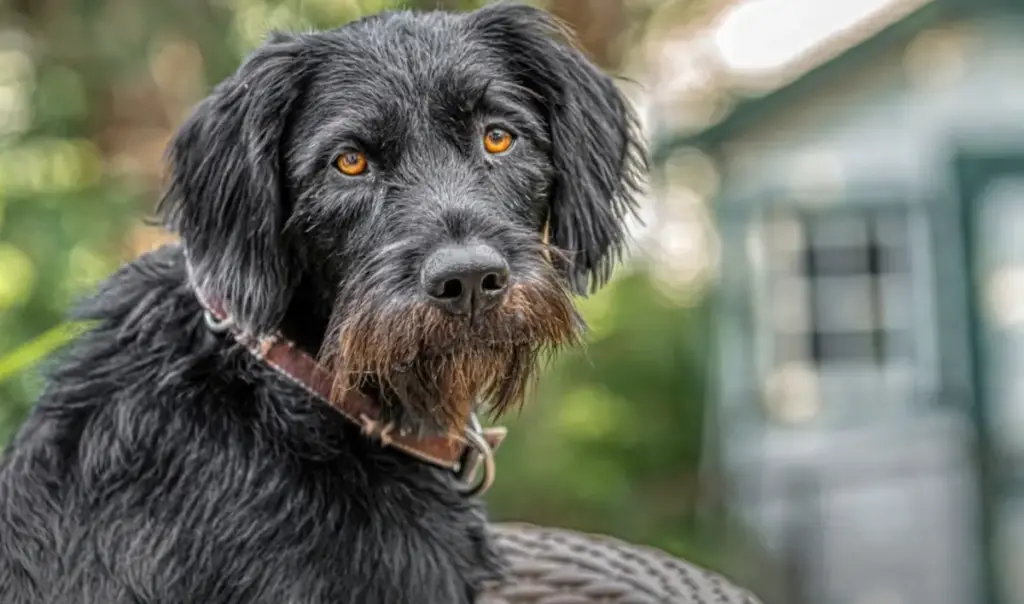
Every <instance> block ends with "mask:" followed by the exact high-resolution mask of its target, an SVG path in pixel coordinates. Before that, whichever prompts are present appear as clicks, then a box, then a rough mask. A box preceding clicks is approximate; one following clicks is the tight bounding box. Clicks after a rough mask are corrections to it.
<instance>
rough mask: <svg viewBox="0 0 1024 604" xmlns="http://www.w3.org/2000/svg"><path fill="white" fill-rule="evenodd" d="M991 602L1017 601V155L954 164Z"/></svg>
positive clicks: (1023, 482) (1020, 471)
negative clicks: (968, 277)
mask: <svg viewBox="0 0 1024 604" xmlns="http://www.w3.org/2000/svg"><path fill="white" fill-rule="evenodd" d="M960 176H961V189H962V193H963V195H962V201H963V203H964V208H965V210H966V211H965V213H964V218H965V220H964V225H965V227H966V228H967V229H968V232H967V237H966V242H967V253H968V259H969V262H968V266H969V270H970V271H971V272H972V274H973V279H972V281H973V283H974V287H973V291H972V293H973V296H974V299H973V300H972V302H973V304H972V306H973V308H974V313H973V314H974V317H973V325H974V342H975V347H974V348H975V350H974V366H975V370H974V373H975V379H976V384H977V390H978V392H977V394H978V408H977V411H978V412H977V414H976V418H977V421H978V426H977V427H978V435H979V441H980V442H979V445H980V449H981V459H980V461H981V466H982V467H981V470H982V472H981V477H982V488H983V493H982V495H983V497H982V499H983V515H984V517H983V519H982V520H983V522H982V524H983V528H984V531H983V533H984V537H985V544H984V545H985V549H986V554H987V555H988V556H989V563H990V564H989V569H988V570H989V572H990V582H991V583H992V585H991V587H992V590H991V591H992V598H991V599H990V600H991V601H992V602H994V603H998V604H1018V603H1021V602H1024V153H1022V154H1020V155H1002V156H990V157H972V158H968V159H964V160H962V161H961V164H960Z"/></svg>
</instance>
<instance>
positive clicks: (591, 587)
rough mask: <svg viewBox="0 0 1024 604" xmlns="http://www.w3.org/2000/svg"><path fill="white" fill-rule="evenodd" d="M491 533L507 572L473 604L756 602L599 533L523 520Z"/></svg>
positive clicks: (710, 576)
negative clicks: (582, 531)
mask: <svg viewBox="0 0 1024 604" xmlns="http://www.w3.org/2000/svg"><path fill="white" fill-rule="evenodd" d="M493 532H494V535H495V538H496V539H497V542H498V544H499V547H500V548H501V550H502V551H503V553H504V554H505V556H506V557H507V559H508V562H509V569H508V571H509V572H508V576H507V579H506V580H505V581H503V582H502V583H500V584H496V585H491V586H489V587H488V589H487V591H486V593H485V594H484V596H483V598H482V599H481V600H480V601H479V604H759V602H758V600H757V599H756V598H755V597H754V596H753V595H751V594H750V593H749V592H747V591H745V590H743V589H741V588H739V587H736V586H734V585H732V584H730V583H729V582H727V581H726V580H725V579H723V578H722V577H720V576H718V575H716V574H714V573H711V572H709V571H706V570H703V569H700V568H698V567H696V566H693V565H691V564H687V563H686V562H683V561H681V560H678V559H676V558H673V557H671V556H669V555H667V554H665V553H663V552H661V551H658V550H655V549H651V548H646V547H638V546H635V545H631V544H628V543H624V542H622V541H618V540H616V539H612V538H609V537H604V536H597V535H586V534H582V533H577V532H573V531H569V530H562V529H551V528H544V527H537V526H531V525H525V524H498V525H495V526H494V528H493Z"/></svg>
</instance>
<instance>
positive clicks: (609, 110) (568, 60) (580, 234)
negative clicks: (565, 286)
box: [474, 2, 647, 294]
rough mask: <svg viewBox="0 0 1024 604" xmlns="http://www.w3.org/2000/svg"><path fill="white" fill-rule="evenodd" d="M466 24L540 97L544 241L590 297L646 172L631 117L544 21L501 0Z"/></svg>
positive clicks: (615, 254) (607, 82) (565, 37)
mask: <svg viewBox="0 0 1024 604" xmlns="http://www.w3.org/2000/svg"><path fill="white" fill-rule="evenodd" d="M474 19H475V20H476V23H475V25H476V27H477V29H478V31H480V32H482V34H483V36H484V39H485V40H486V42H487V43H488V44H490V45H493V46H495V47H498V48H499V49H501V51H502V54H503V55H504V57H505V61H506V63H507V64H508V65H509V67H510V69H511V71H512V73H514V74H517V75H518V77H520V78H523V81H522V82H521V83H522V84H523V85H524V86H526V87H527V88H528V89H530V90H531V91H532V92H533V93H534V94H536V95H537V97H538V99H539V100H540V103H541V110H542V111H543V112H544V114H545V117H546V119H547V121H548V125H549V128H550V136H551V158H552V162H553V164H554V169H555V177H554V183H553V188H552V192H551V205H550V208H549V212H550V213H549V216H548V220H549V221H550V222H549V224H548V225H547V227H548V228H549V233H550V236H551V239H552V243H553V244H554V245H555V246H557V247H558V248H560V249H562V250H564V251H565V252H567V253H568V256H569V260H570V261H571V263H572V264H571V266H570V267H569V268H568V272H569V274H568V276H569V278H570V282H571V283H572V285H573V286H574V287H575V289H576V291H577V292H578V293H582V294H585V293H588V292H591V291H595V290H597V289H598V288H599V287H601V286H602V285H603V284H604V283H605V282H606V281H607V280H608V278H609V277H610V276H611V272H612V268H613V267H614V265H615V263H616V262H618V260H619V259H620V258H621V255H622V252H623V250H624V248H625V244H626V224H625V220H626V218H627V217H628V216H629V215H632V214H633V213H634V212H635V210H636V203H637V197H638V196H639V194H640V191H641V179H642V178H643V175H644V173H645V172H646V168H647V160H646V156H645V153H644V150H643V143H642V140H641V137H640V129H639V125H638V122H637V119H636V115H635V113H634V112H633V110H632V108H631V106H630V104H629V102H628V101H627V100H626V99H625V98H624V96H623V95H622V93H621V92H620V91H619V89H618V88H617V87H616V86H615V83H614V82H613V80H612V78H610V77H609V76H607V75H606V74H604V73H603V72H602V71H601V70H600V69H598V68H597V67H596V66H595V65H594V64H592V63H591V62H590V61H589V60H588V59H587V58H586V57H585V56H584V54H583V53H582V52H580V51H579V50H577V49H576V48H575V47H574V44H573V37H572V35H571V33H570V32H569V31H568V30H567V29H566V27H564V26H563V25H562V24H561V23H559V22H558V21H557V20H556V19H555V18H554V17H552V16H551V15H550V14H548V13H546V12H544V11H542V10H539V9H536V8H532V7H529V6H525V5H520V4H515V3H504V2H503V3H498V4H494V5H490V6H488V7H485V8H483V9H481V10H479V11H477V13H476V14H475V15H474Z"/></svg>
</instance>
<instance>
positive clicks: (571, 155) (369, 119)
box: [0, 3, 647, 604]
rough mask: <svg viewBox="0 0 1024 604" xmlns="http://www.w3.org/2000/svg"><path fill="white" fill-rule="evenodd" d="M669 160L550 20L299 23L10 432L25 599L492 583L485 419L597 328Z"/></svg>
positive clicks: (341, 593)
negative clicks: (587, 303) (591, 303)
mask: <svg viewBox="0 0 1024 604" xmlns="http://www.w3.org/2000/svg"><path fill="white" fill-rule="evenodd" d="M644 155H645V154H644V150H643V145H642V140H641V135H640V133H639V129H638V128H637V119H636V116H635V114H634V113H633V111H632V110H631V109H630V106H629V104H628V102H627V101H626V99H625V98H624V97H623V96H622V94H621V93H620V92H619V91H618V89H617V88H616V86H615V85H614V82H613V80H612V79H611V78H610V77H609V76H607V75H605V74H604V73H602V72H601V71H600V70H599V69H598V68H597V67H595V66H594V65H593V64H591V62H589V60H588V59H587V58H586V57H585V55H584V54H583V53H581V52H580V51H579V50H577V49H576V48H575V46H574V45H573V43H572V41H571V37H570V36H568V34H567V33H566V31H565V28H564V27H563V26H562V25H560V24H559V23H558V22H557V21H556V20H555V19H554V18H553V17H551V16H549V15H548V14H547V13H545V12H543V11H541V10H538V9H534V8H530V7H528V6H524V5H518V4H509V3H501V4H495V5H489V6H486V7H484V8H482V9H478V10H477V11H475V12H467V13H448V12H409V11H395V12H387V13H381V14H378V15H375V16H371V17H367V18H364V19H362V20H359V21H354V22H352V23H349V24H346V25H344V26H342V27H340V28H338V29H335V30H331V31H324V32H314V33H275V34H272V35H271V36H270V37H268V39H267V40H266V41H265V42H264V43H263V45H261V46H260V47H259V48H257V49H256V50H255V51H253V52H252V53H251V54H250V55H249V56H248V57H247V58H246V59H245V60H244V62H243V63H242V64H241V66H240V67H239V68H238V69H237V71H236V72H235V73H234V74H233V75H231V76H230V77H228V78H227V79H226V80H225V81H223V82H222V83H220V84H219V85H218V86H216V87H215V88H214V90H213V91H212V93H211V94H210V96H209V97H208V98H206V99H205V100H203V101H202V102H201V103H199V104H198V105H197V107H196V108H195V109H194V111H193V112H192V114H191V115H190V116H189V117H188V118H187V119H186V121H185V122H184V123H183V125H182V126H181V127H180V129H179V130H178V131H177V132H176V134H175V135H174V137H173V138H172V140H171V142H170V145H169V150H168V165H169V178H168V184H167V187H166V190H165V194H164V196H163V198H162V200H161V201H160V203H159V205H158V214H159V216H160V217H162V219H163V220H164V221H165V224H166V225H167V226H168V227H169V228H170V229H171V230H173V231H174V232H175V233H176V234H177V235H178V240H177V241H178V242H177V243H174V244H170V245H167V246H165V247H162V248H160V249H158V250H156V251H153V252H150V253H147V254H144V255H142V256H141V257H139V258H138V259H136V260H134V261H132V262H131V263H129V264H126V265H125V266H123V267H122V268H121V269H119V270H118V271H117V272H115V273H114V274H113V275H112V276H110V277H109V278H108V279H107V280H105V281H104V282H103V283H102V284H101V285H100V286H99V287H98V289H97V291H96V292H95V293H94V295H92V296H91V297H90V298H89V299H88V300H86V301H85V302H83V303H82V304H81V305H80V306H79V308H78V310H77V311H76V312H75V314H74V316H75V318H77V319H80V320H83V321H88V322H89V328H88V331H86V332H85V333H84V334H83V335H81V336H80V337H78V338H77V339H76V341H75V342H74V343H73V344H72V345H71V346H69V347H68V348H67V349H66V350H65V351H63V352H62V353H61V355H60V357H59V359H58V360H57V362H55V363H54V367H53V368H52V370H50V371H49V372H48V378H47V385H46V387H45V389H44V392H43V394H42V395H41V397H40V399H39V400H38V402H37V404H36V406H35V407H34V409H33V411H32V412H31V413H30V415H29V417H28V418H27V420H26V421H25V423H24V424H23V425H22V426H21V428H20V430H19V432H18V433H17V434H16V436H15V437H14V439H13V440H12V442H11V443H10V444H9V446H8V449H7V450H6V452H5V455H4V458H3V461H2V467H0V602H4V603H5V604H21V603H37V602H46V603H72V602H74V603H103V604H108V603H115V602H116V603H121V602H124V603H127V602H132V603H153V604H155V603H165V602H173V603H181V602H203V603H224V604H227V603H236V602H237V603H242V602H245V603H268V604H269V603H273V604H283V603H303V604H310V603H331V604H339V603H352V604H366V603H370V604H373V603H383V604H388V603H401V602H410V603H415V604H423V603H427V604H432V603H439V604H453V603H454V604H462V603H470V602H473V601H474V600H475V598H476V597H477V596H478V594H479V593H480V590H481V586H482V585H484V584H486V582H488V581H492V580H499V579H500V577H501V574H502V568H503V562H502V560H501V558H500V556H499V555H498V553H497V552H496V549H495V548H494V546H493V544H492V543H491V540H490V537H489V535H488V530H487V518H486V513H485V510H484V509H483V506H482V504H481V502H480V498H479V497H478V496H477V492H478V491H479V490H480V488H481V487H482V486H486V484H483V485H480V484H477V482H475V481H479V482H482V483H486V482H487V481H489V480H490V479H492V478H493V460H492V456H491V453H492V447H493V446H494V445H496V444H497V442H498V441H499V440H500V436H501V435H500V432H497V431H494V430H491V431H489V432H488V431H487V430H482V429H480V427H479V425H478V421H477V416H476V413H477V412H478V411H479V412H481V413H482V412H485V411H487V410H490V411H491V412H492V413H493V414H494V415H495V416H499V415H500V414H501V413H502V412H504V411H507V410H508V409H512V408H515V407H516V406H518V405H519V404H520V403H521V402H522V400H523V396H524V392H525V391H526V390H527V388H528V387H529V384H530V383H531V381H532V380H533V376H534V375H535V373H536V371H535V370H536V368H537V366H538V365H539V364H541V362H542V361H543V359H544V358H546V357H547V356H548V355H549V354H551V353H552V352H553V351H556V350H558V349H560V348H562V347H565V346H570V345H573V344H575V343H576V342H578V341H579V340H580V338H581V334H582V333H583V329H584V328H585V326H584V324H583V321H582V319H581V318H580V316H579V315H578V313H577V311H576V307H575V306H574V298H575V297H577V296H579V295H586V294H588V293H591V292H593V291H595V290H596V289H597V288H599V287H600V286H601V285H602V284H604V283H605V282H606V281H607V279H608V278H609V275H610V272H611V270H612V268H613V266H614V265H615V264H616V263H617V262H618V261H619V259H620V258H621V255H622V254H623V251H624V248H625V246H626V243H627V232H626V227H625V221H626V219H627V217H629V216H630V215H631V214H634V212H635V209H636V206H637V203H638V199H639V194H640V190H641V188H642V181H643V174H644V172H645V169H646V161H647V160H646V158H645V156H644ZM474 477H475V478H474Z"/></svg>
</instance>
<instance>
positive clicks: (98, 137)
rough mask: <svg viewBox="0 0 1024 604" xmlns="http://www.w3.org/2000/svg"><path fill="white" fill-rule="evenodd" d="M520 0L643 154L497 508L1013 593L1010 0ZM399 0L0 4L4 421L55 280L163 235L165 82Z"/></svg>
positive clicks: (964, 595) (720, 562) (58, 321)
mask: <svg viewBox="0 0 1024 604" xmlns="http://www.w3.org/2000/svg"><path fill="white" fill-rule="evenodd" d="M536 3H537V4H539V5H542V6H545V7H547V8H549V9H550V10H552V11H554V12H555V13H556V14H558V15H559V16H561V17H562V18H563V19H565V20H566V21H568V22H569V23H570V24H571V25H572V26H573V27H574V28H575V29H576V30H577V31H578V33H579V37H580V41H581V44H582V45H583V46H584V47H585V48H586V50H587V51H588V52H589V53H590V55H591V56H592V57H593V58H594V59H595V60H596V61H597V62H599V63H600V64H601V65H602V66H604V67H606V68H608V69H610V70H612V71H613V72H615V73H618V74H620V75H622V76H624V78H625V79H624V80H623V89H624V90H625V91H626V92H627V94H628V95H629V96H630V98H632V99H633V101H634V102H635V104H636V106H637V108H638V111H639V112H640V114H641V115H642V118H643V123H644V127H645V128H646V130H647V136H648V137H649V140H650V147H651V154H652V157H653V166H654V174H653V177H652V182H651V187H650V191H649V194H648V196H647V198H646V199H645V202H644V205H643V210H642V221H638V223H637V224H636V225H635V228H634V229H633V235H634V246H633V253H632V256H631V259H630V261H629V263H628V265H627V266H625V267H623V268H622V269H621V270H619V272H618V273H617V278H616V279H615V280H614V281H613V283H612V284H611V285H610V286H609V287H608V288H606V289H605V290H604V291H602V292H601V293H600V294H598V295H596V296H593V297H591V298H589V299H587V300H585V301H583V303H582V304H583V309H584V313H585V315H586V317H587V318H588V320H589V321H590V324H591V327H592V331H591V334H590V337H589V340H590V342H589V346H588V347H587V349H586V350H585V351H580V352H578V353H573V354H567V355H564V356H562V357H561V358H559V359H557V360H556V361H555V362H554V363H553V364H552V365H551V366H550V368H549V369H548V370H547V372H546V374H545V377H544V379H543V381H542V383H541V385H540V387H539V388H538V390H537V392H536V393H535V396H534V397H533V399H534V400H533V402H532V403H531V404H530V405H529V406H528V407H527V409H526V410H524V411H523V412H522V413H521V414H520V415H519V416H518V417H513V418H511V419H510V420H509V425H510V427H511V429H512V432H511V436H510V438H509V441H508V442H507V444H506V445H505V446H504V447H503V449H502V451H501V452H500V455H499V462H500V465H499V467H500V479H499V480H498V483H497V485H496V486H495V488H494V489H493V491H491V493H490V494H489V496H488V497H489V500H490V505H491V510H492V513H493V515H494V517H495V518H497V519H499V520H508V519H514V520H529V521H533V522H537V523H542V524H552V525H558V526H565V527H571V528H577V529H584V530H589V531H596V532H601V533H607V534H611V535H615V536H618V537H622V538H625V539H628V540H631V541H634V542H639V543H646V544H651V545H654V546H657V547H661V548H664V549H666V550H668V551H670V552H672V553H674V554H677V555H681V556H684V557H687V558H689V559H691V560H693V561H695V562H698V563H700V564H704V565H707V566H709V567H711V568H714V569H716V570H718V571H720V572H723V573H725V574H726V575H728V576H730V577H732V578H734V579H736V580H737V581H739V582H741V583H743V584H745V585H746V586H748V587H750V588H751V589H753V590H754V591H755V592H756V593H758V594H759V596H760V597H761V598H762V599H763V600H764V602H765V604H925V603H927V604H1024V469H1022V466H1021V463H1020V462H1021V461H1022V459H1024V34H1022V32H1024V5H1022V4H1021V2H1019V0H827V1H826V0H548V1H547V2H542V1H537V2H536ZM397 4H399V3H397V2H394V3H393V2H388V1H387V0H173V1H172V0H2V2H0V442H4V441H6V440H7V439H8V438H9V437H10V435H11V434H12V433H13V431H14V430H15V429H16V428H17V426H18V425H19V423H20V421H21V419H22V418H23V417H24V415H25V413H26V412H27V410H28V409H29V408H30V406H31V404H32V401H33V400H34V397H35V396H36V395H37V394H38V392H39V388H40V377H39V369H40V362H41V361H43V360H44V359H45V357H46V356H47V355H48V354H49V353H50V352H52V351H53V350H55V349H56V348H59V347H60V346H61V345H62V344H63V343H64V342H65V341H66V340H67V338H68V337H69V335H70V334H71V333H72V331H73V329H72V328H70V327H68V326H67V325H65V324H64V323H63V318H64V316H65V313H66V311H67V310H68V308H69V306H70V305H72V304H73V303H74V301H75V300H76V299H78V298H79V297H81V296H82V295H83V294H85V293H87V292H89V291H90V289H91V288H92V287H94V285H95V284H96V282H97V281H98V280H99V279H101V278H103V277H104V276H105V275H107V274H108V273H109V272H111V271H112V270H113V269H114V268H116V267H117V266H118V265H119V264H120V263H122V262H125V261H126V260H129V259H131V258H133V257H135V256H137V255H138V254H140V253H143V252H145V251H147V250H150V249H153V248H154V247H156V246H158V245H160V244H161V243H163V242H166V241H168V240H170V238H169V236H168V235H167V234H166V233H164V232H162V231H161V230H159V229H156V228H153V227H150V226H146V225H145V223H144V219H145V218H146V217H147V216H149V215H150V213H151V211H152V209H153V207H154V203H155V201H156V199H157V197H158V194H159V190H160V185H161V178H162V174H163V164H162V161H161V160H162V158H161V156H162V153H163V148H164V145H165V144H166V142H167V140H168V138H169V136H170V134H171V132H172V131H173V129H174V128H175V127H176V126H177V125H178V124H179V123H180V122H181V120H182V119H183V117H184V116H185V115H186V113H187V112H188V110H189V108H190V107H191V106H192V105H193V104H194V103H195V102H196V101H197V100H198V99H200V98H202V96H203V95H204V94H205V93H206V92H207V91H208V90H209V88H210V87H211V86H212V85H213V84H215V83H216V82H218V81H219V80H221V79H222V78H223V77H225V76H226V75H227V74H228V73H230V72H231V70H232V69H233V68H234V67H235V66H236V65H237V64H238V61H239V59H240V57H241V56H242V55H244V53H246V52H247V51H248V50H250V49H251V48H253V47H254V46H255V45H257V44H258V43H259V41H260V40H261V39H262V37H263V36H264V35H265V33H266V32H267V30H269V29H272V28H309V27H332V26H337V25H340V24H342V23H344V22H346V21H349V20H351V19H354V18H358V17H359V16H360V15H363V14H367V13H371V12H375V11H378V10H381V9H385V8H392V7H394V6H395V5H397ZM476 4H479V2H473V1H470V0H467V1H461V0H449V1H441V0H423V1H419V2H415V1H409V2H403V3H401V5H402V6H409V7H414V8H435V7H441V8H453V9H462V8H472V7H473V6H474V5H476ZM641 222H642V223H641Z"/></svg>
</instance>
